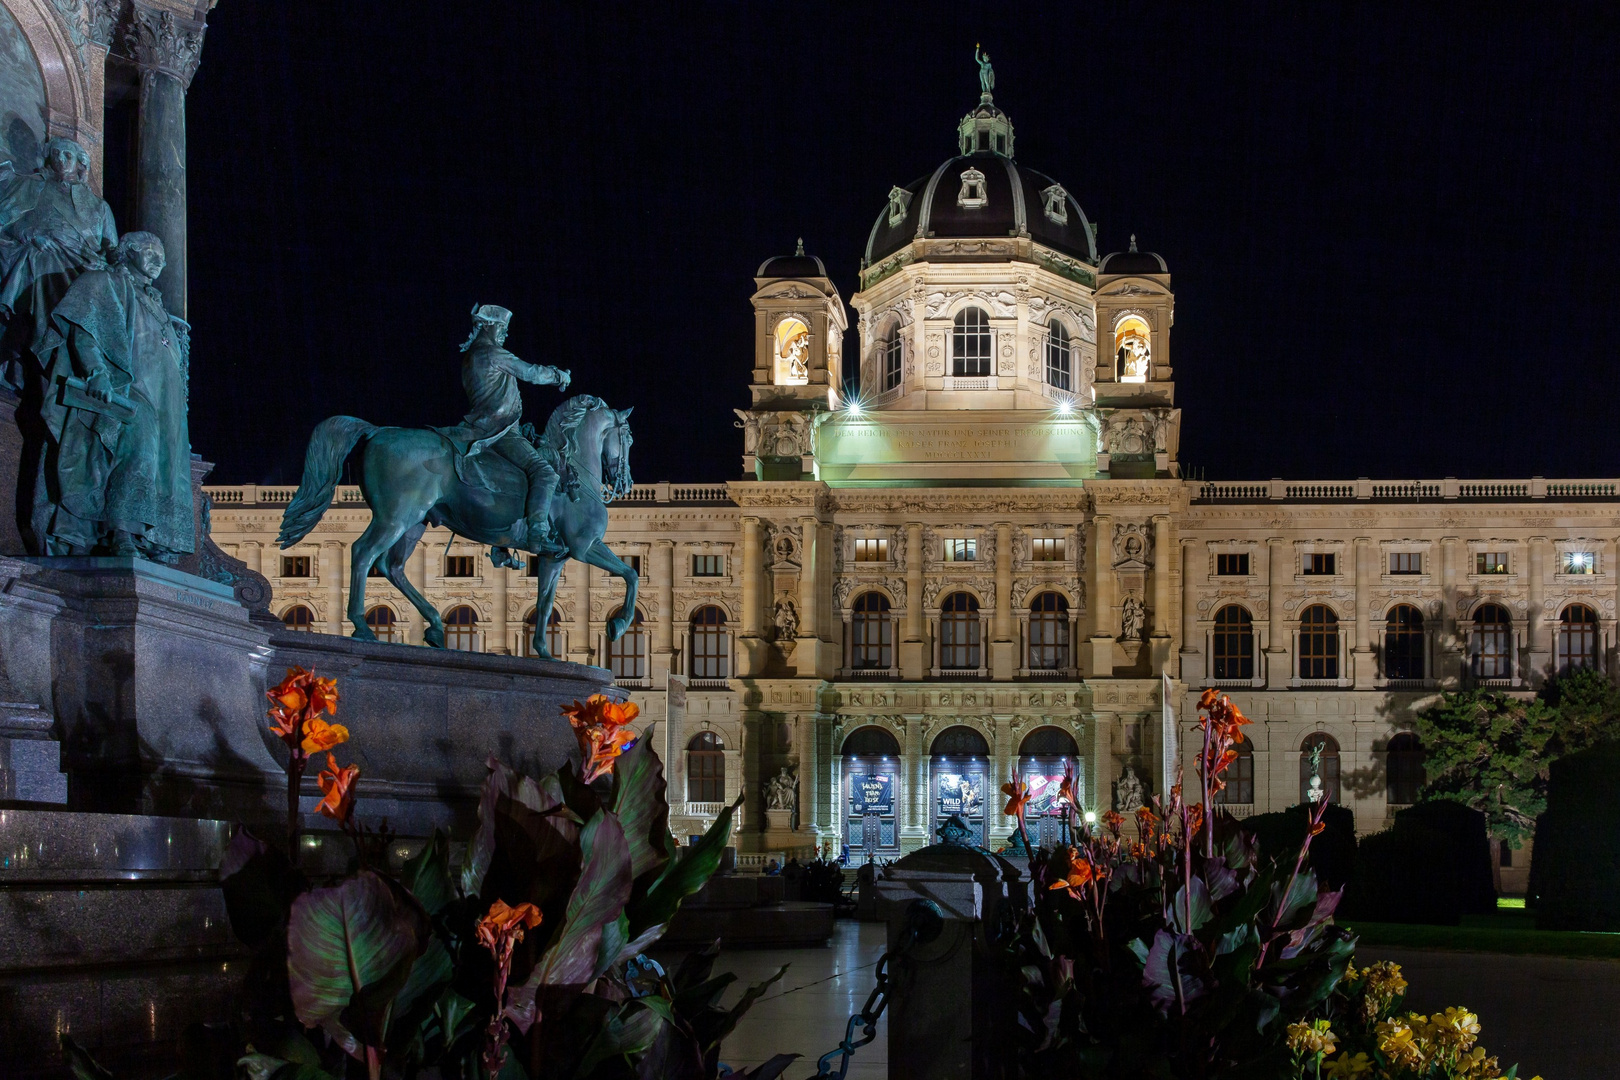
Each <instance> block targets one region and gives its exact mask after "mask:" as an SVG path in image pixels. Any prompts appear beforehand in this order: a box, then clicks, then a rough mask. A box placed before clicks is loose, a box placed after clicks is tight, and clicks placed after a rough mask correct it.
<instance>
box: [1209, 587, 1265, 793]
mask: <svg viewBox="0 0 1620 1080" xmlns="http://www.w3.org/2000/svg"><path fill="white" fill-rule="evenodd" d="M1210 638H1211V641H1210V644H1211V645H1212V647H1213V648H1212V651H1213V653H1214V656H1212V657H1211V659H1212V660H1213V661H1214V669H1215V671H1214V675H1215V678H1217V679H1252V678H1254V619H1253V618H1252V617H1251V616H1250V615H1249V613H1248V612H1247V611H1245V610H1244V609H1243V608H1241V607H1238V606H1237V605H1236V604H1228V605H1226V606H1225V607H1223V608H1221V610H1219V611H1217V612H1216V613H1215V631H1214V633H1213V634H1211V635H1210ZM1250 801H1252V800H1250Z"/></svg>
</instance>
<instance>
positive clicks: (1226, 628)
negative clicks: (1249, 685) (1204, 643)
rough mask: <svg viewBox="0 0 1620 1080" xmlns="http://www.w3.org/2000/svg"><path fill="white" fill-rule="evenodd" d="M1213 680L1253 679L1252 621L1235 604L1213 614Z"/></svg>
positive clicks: (1244, 611) (1247, 614)
mask: <svg viewBox="0 0 1620 1080" xmlns="http://www.w3.org/2000/svg"><path fill="white" fill-rule="evenodd" d="M1210 644H1211V651H1212V652H1213V653H1214V655H1213V656H1212V657H1211V660H1212V661H1213V663H1214V671H1213V672H1212V673H1211V678H1215V679H1253V678H1254V619H1253V618H1251V617H1250V615H1249V613H1248V612H1247V611H1246V610H1244V609H1243V608H1241V607H1239V606H1238V605H1236V604H1227V605H1226V606H1225V607H1223V608H1221V610H1219V611H1217V612H1216V613H1215V632H1214V633H1213V634H1212V635H1211V642H1210Z"/></svg>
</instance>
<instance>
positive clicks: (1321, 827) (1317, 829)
mask: <svg viewBox="0 0 1620 1080" xmlns="http://www.w3.org/2000/svg"><path fill="white" fill-rule="evenodd" d="M1326 829H1327V826H1326V825H1325V824H1323V823H1322V822H1320V821H1317V822H1313V823H1312V824H1311V831H1310V832H1309V833H1307V834H1306V835H1308V836H1315V835H1317V834H1318V833H1321V832H1323V831H1325V830H1326Z"/></svg>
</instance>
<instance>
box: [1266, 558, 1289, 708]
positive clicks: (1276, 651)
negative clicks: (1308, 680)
mask: <svg viewBox="0 0 1620 1080" xmlns="http://www.w3.org/2000/svg"><path fill="white" fill-rule="evenodd" d="M1292 558H1293V555H1292V546H1291V545H1290V544H1288V543H1287V541H1285V540H1284V539H1283V538H1282V537H1280V536H1273V537H1270V538H1269V539H1267V540H1266V570H1267V574H1266V577H1267V587H1266V616H1267V618H1266V680H1267V685H1268V686H1270V687H1273V688H1278V687H1284V686H1287V685H1288V681H1289V680H1290V679H1292V678H1293V677H1294V666H1293V665H1294V661H1293V655H1294V641H1293V638H1292V636H1291V635H1290V634H1289V632H1288V621H1287V619H1286V618H1284V616H1283V591H1284V590H1285V589H1287V588H1288V586H1289V584H1290V583H1291V582H1292V581H1293V579H1294V573H1293V570H1292V567H1293V562H1292V561H1291V560H1292Z"/></svg>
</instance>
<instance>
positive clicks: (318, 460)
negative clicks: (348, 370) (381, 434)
mask: <svg viewBox="0 0 1620 1080" xmlns="http://www.w3.org/2000/svg"><path fill="white" fill-rule="evenodd" d="M376 430H377V426H376V425H375V424H368V423H366V422H365V421H364V420H360V419H358V418H356V417H353V416H334V417H332V418H330V419H328V420H322V421H321V422H320V423H319V424H317V425H315V432H314V434H312V435H310V437H309V450H308V451H306V452H305V454H304V480H303V482H302V483H300V484H299V485H298V493H297V494H296V495H294V496H293V500H292V502H290V503H288V504H287V510H286V512H285V513H284V514H282V515H281V533H280V535H278V536H277V537H276V542H277V543H278V544H280V545H281V546H282V547H284V548H286V547H291V546H292V545H294V544H296V543H298V541H300V540H302V539H303V538H304V537H306V536H308V535H309V532H310V530H311V529H313V528H314V527H315V524H316V522H318V521H320V520H321V515H322V514H324V513H326V508H327V507H328V506H330V505H332V492H333V491H335V490H336V489H337V482H338V477H339V476H340V475H341V474H342V472H343V462H344V461H345V460H347V459H348V456H349V454H350V452H351V451H353V450H354V447H355V444H356V443H358V442H359V441H360V440H361V439H363V438H365V437H366V436H367V435H370V434H371V433H372V432H373V431H376Z"/></svg>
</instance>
